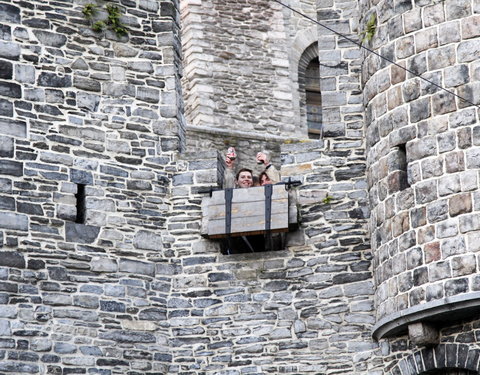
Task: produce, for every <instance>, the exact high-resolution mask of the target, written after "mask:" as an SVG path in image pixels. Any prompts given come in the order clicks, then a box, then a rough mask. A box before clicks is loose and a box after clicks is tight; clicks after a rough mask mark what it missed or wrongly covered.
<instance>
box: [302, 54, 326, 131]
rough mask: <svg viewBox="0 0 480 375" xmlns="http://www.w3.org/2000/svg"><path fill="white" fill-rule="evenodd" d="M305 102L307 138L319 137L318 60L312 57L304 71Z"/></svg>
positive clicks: (320, 106)
mask: <svg viewBox="0 0 480 375" xmlns="http://www.w3.org/2000/svg"><path fill="white" fill-rule="evenodd" d="M305 102H306V107H307V126H308V137H309V138H314V139H317V138H320V135H321V132H322V94H321V92H320V62H319V60H318V57H316V58H314V59H313V60H312V61H310V63H309V64H308V66H307V69H306V71H305Z"/></svg>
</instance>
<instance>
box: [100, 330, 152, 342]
mask: <svg viewBox="0 0 480 375" xmlns="http://www.w3.org/2000/svg"><path fill="white" fill-rule="evenodd" d="M99 337H100V338H101V339H103V340H113V341H117V342H122V343H137V342H138V343H140V342H141V343H154V342H156V339H155V336H154V335H153V334H151V333H142V332H134V331H114V330H112V331H109V332H103V333H100V334H99Z"/></svg>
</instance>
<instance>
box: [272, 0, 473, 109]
mask: <svg viewBox="0 0 480 375" xmlns="http://www.w3.org/2000/svg"><path fill="white" fill-rule="evenodd" d="M273 1H274V2H276V3H278V4H280V5H282V6H284V7H285V8H287V9H290V10H291V11H292V12H294V13H297V14H298V15H300V16H302V17H304V18H306V19H308V20H310V21H311V22H313V23H316V24H317V25H319V26H321V27H323V28H324V29H327V30H329V31H331V32H332V33H334V34H337V35H338V36H340V37H342V38H344V39H345V40H348V41H349V42H351V43H353V44H355V45H357V46H359V47H360V48H363V49H364V50H366V51H368V52H370V53H372V54H374V55H375V56H378V57H379V58H381V59H382V60H385V61H388V62H389V63H391V64H393V65H395V66H397V67H399V68H400V69H403V70H404V71H406V72H408V73H410V74H412V75H413V76H415V77H418V78H420V79H422V80H423V81H425V82H428V83H429V84H431V85H433V86H435V87H437V88H438V89H440V90H442V91H445V92H447V93H448V94H450V95H453V96H455V97H457V98H459V99H461V100H463V101H464V102H466V103H468V104H471V105H473V106H474V107H477V108H480V106H479V105H478V104H475V103H473V102H471V101H470V100H468V99H465V98H463V97H461V96H460V95H458V94H456V93H455V92H453V91H451V90H448V89H446V88H445V87H443V86H441V85H439V84H437V83H435V82H433V81H430V80H429V79H427V78H425V77H422V76H421V75H420V74H418V73H416V72H414V71H412V70H411V69H408V68H406V67H404V66H402V65H400V64H398V63H396V62H395V61H393V60H391V59H389V58H388V57H385V56H382V55H381V54H379V53H378V52H375V51H374V50H372V49H371V48H368V47H366V46H364V45H363V44H362V43H359V42H357V41H356V40H354V39H352V38H349V37H348V36H346V35H344V34H342V33H340V32H338V31H336V30H334V29H332V28H331V27H328V26H326V25H324V24H322V23H320V22H319V21H317V20H316V19H314V18H312V17H310V16H307V15H306V14H305V13H302V12H300V11H298V10H296V9H294V8H292V7H291V6H290V5H288V4H285V3H283V2H281V1H280V0H273Z"/></svg>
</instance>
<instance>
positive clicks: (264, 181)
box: [258, 172, 272, 186]
mask: <svg viewBox="0 0 480 375" xmlns="http://www.w3.org/2000/svg"><path fill="white" fill-rule="evenodd" d="M258 178H259V179H260V186H264V185H269V184H271V183H272V180H270V177H268V174H267V172H262V173H260V176H259V177H258Z"/></svg>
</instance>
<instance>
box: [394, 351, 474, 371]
mask: <svg viewBox="0 0 480 375" xmlns="http://www.w3.org/2000/svg"><path fill="white" fill-rule="evenodd" d="M479 360H480V348H472V347H471V346H470V345H465V344H440V345H437V346H435V347H433V348H425V349H421V350H417V351H415V352H414V353H412V354H410V355H408V356H407V357H405V358H403V359H402V360H400V361H399V362H398V363H397V364H396V365H395V366H394V367H393V368H392V369H391V370H390V371H389V372H388V373H389V374H390V375H479V371H480V364H479Z"/></svg>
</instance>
